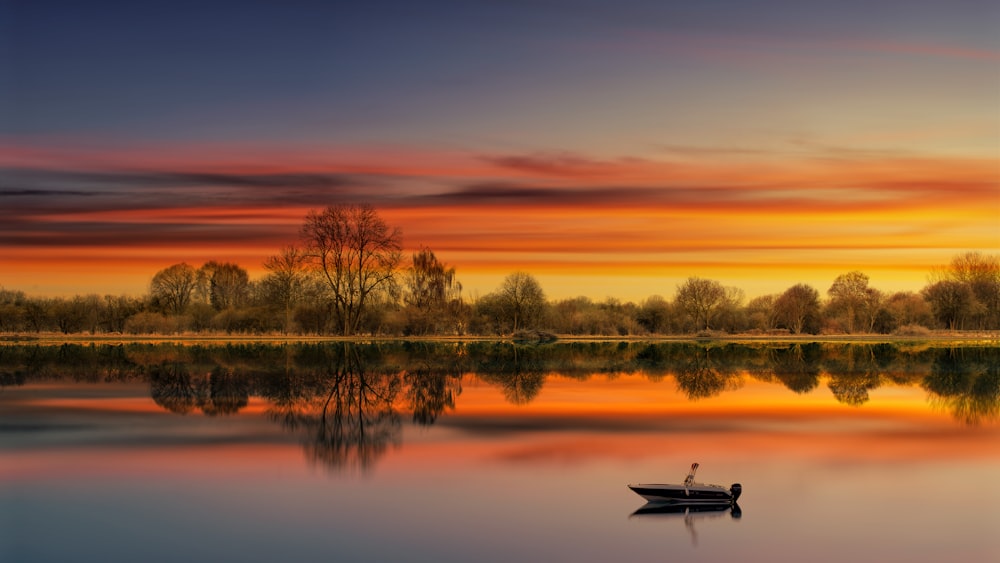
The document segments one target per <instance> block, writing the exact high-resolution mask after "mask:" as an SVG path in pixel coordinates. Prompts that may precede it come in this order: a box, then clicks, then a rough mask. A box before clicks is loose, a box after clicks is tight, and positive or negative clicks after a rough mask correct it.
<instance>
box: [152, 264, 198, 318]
mask: <svg viewBox="0 0 1000 563" xmlns="http://www.w3.org/2000/svg"><path fill="white" fill-rule="evenodd" d="M197 287H198V271H197V270H195V269H194V267H193V266H191V265H189V264H187V263H185V262H181V263H180V264H174V265H173V266H169V267H167V268H164V269H162V270H160V271H159V272H157V273H156V275H155V276H153V281H152V282H151V283H150V286H149V292H150V294H151V295H152V297H153V300H154V301H155V302H157V303H158V304H159V305H160V307H162V308H163V309H164V310H165V311H167V312H169V313H173V314H176V315H179V314H181V313H183V312H184V310H185V309H187V307H188V305H190V304H191V298H192V296H193V295H194V293H195V290H196V289H197Z"/></svg>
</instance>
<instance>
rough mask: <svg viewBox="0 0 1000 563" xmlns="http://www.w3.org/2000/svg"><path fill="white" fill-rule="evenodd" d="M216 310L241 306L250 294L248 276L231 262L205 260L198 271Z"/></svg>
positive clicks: (210, 301) (209, 300)
mask: <svg viewBox="0 0 1000 563" xmlns="http://www.w3.org/2000/svg"><path fill="white" fill-rule="evenodd" d="M198 274H199V276H201V279H202V280H204V281H203V287H205V288H206V289H207V291H208V302H209V303H210V304H211V305H212V307H213V308H214V309H215V310H216V311H222V310H224V309H231V308H237V307H242V306H244V305H245V304H246V302H247V299H248V298H249V296H250V276H249V275H248V274H247V271H246V270H244V269H243V268H241V267H240V266H239V265H237V264H233V263H231V262H222V263H220V262H216V261H214V260H213V261H211V262H206V263H205V265H203V266H202V267H201V269H200V270H199V272H198Z"/></svg>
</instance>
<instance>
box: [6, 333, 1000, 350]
mask: <svg viewBox="0 0 1000 563" xmlns="http://www.w3.org/2000/svg"><path fill="white" fill-rule="evenodd" d="M554 336H555V337H556V339H555V340H551V341H545V342H542V341H536V340H532V339H523V338H516V337H513V336H439V335H435V336H407V337H403V336H332V335H323V336H316V335H312V336H310V335H294V336H286V335H231V334H180V335H122V334H106V335H103V334H102V335H92V334H55V333H42V334H0V345H21V344H48V345H53V344H118V343H121V344H127V343H143V342H152V343H182V344H187V343H190V344H203V343H211V344H226V343H264V344H298V343H324V342H331V343H332V342H348V343H356V344H374V343H380V342H431V343H434V342H438V343H463V342H509V343H517V344H553V343H559V342H637V343H642V342H648V343H658V342H697V343H710V342H719V343H754V344H803V343H820V344H823V343H832V344H837V343H840V344H893V343H906V344H919V343H933V344H954V345H963V344H970V345H988V346H989V345H997V346H1000V332H971V331H970V332H969V333H958V332H939V333H930V334H926V335H919V336H916V335H913V336H909V335H891V334H827V335H762V334H723V335H711V336H698V335H693V334H686V335H683V334H682V335H645V336H599V335H563V334H557V335H554Z"/></svg>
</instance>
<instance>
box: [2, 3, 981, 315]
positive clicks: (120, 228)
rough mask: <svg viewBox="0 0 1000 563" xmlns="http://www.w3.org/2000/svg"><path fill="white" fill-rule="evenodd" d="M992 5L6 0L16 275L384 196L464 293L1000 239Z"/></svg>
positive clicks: (127, 284) (119, 257)
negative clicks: (534, 281) (518, 278)
mask: <svg viewBox="0 0 1000 563" xmlns="http://www.w3.org/2000/svg"><path fill="white" fill-rule="evenodd" d="M997 22H1000V4H998V3H997V2H996V1H995V0H968V1H966V0H947V1H946V0H905V1H904V0H887V1H881V2H871V1H869V0H865V1H860V0H844V1H841V2H809V1H805V2H803V1H796V2H793V1H790V0H779V1H773V0H769V1H760V2H724V1H713V0H703V1H701V2H689V3H680V2H671V1H667V0H618V1H614V2H611V1H598V0H576V1H570V0H540V1H534V2H524V1H516V0H507V1H485V2H474V1H460V0H455V1H441V0H425V1H423V2H403V1H392V2H390V1H377V0H376V1H369V2H318V1H316V2H311V1H290V2H280V3H279V2H257V1H251V0H244V1H241V2H235V1H233V2H228V1H216V2H205V1H200V2H186V1H170V2H166V1H163V2H161V1H148V2H135V3H131V2H68V1H52V2H49V1H46V0H38V1H31V2H28V1H19V0H0V287H3V288H7V289H19V290H23V291H25V292H27V293H29V294H35V295H39V294H41V295H66V294H78V293H91V292H96V293H129V294H133V295H139V294H142V293H144V292H146V291H147V288H148V283H149V280H150V279H151V278H152V276H153V274H155V273H156V271H158V270H160V269H162V268H165V267H167V266H169V265H171V264H174V263H177V262H181V261H185V262H188V263H190V264H193V265H196V266H197V265H200V264H201V263H203V262H205V261H207V260H220V261H233V262H237V263H238V264H240V265H242V266H243V267H245V268H247V269H248V270H249V271H250V273H251V275H252V276H253V277H258V276H260V275H262V270H261V262H262V261H263V260H264V258H265V257H267V256H268V255H271V254H275V253H277V251H278V250H279V249H280V248H281V247H282V246H285V245H288V244H292V243H295V242H296V240H297V233H298V229H299V227H300V225H301V224H302V220H303V218H304V216H305V215H306V213H307V212H308V211H309V210H310V209H320V208H322V207H325V206H327V205H331V204H336V203H359V202H367V203H371V204H373V205H375V206H376V208H377V209H378V211H379V213H380V214H381V215H382V216H383V217H384V218H385V219H386V220H387V221H388V222H390V223H391V224H393V225H397V226H399V227H400V228H401V229H402V231H403V236H404V244H405V246H406V249H407V250H408V251H412V250H417V249H419V248H421V247H424V246H425V247H428V248H430V249H432V250H433V251H434V252H435V253H436V254H437V256H438V257H439V258H440V259H442V260H444V261H445V262H447V263H449V264H450V265H452V266H455V267H456V269H457V272H458V277H459V279H460V281H462V283H463V285H464V286H465V289H466V295H467V296H469V297H474V296H476V295H483V294H485V293H488V292H490V291H493V290H494V289H495V288H496V286H497V285H498V284H499V282H500V280H501V279H502V278H503V276H505V275H506V274H508V273H510V272H512V271H515V270H523V271H527V272H529V273H532V274H534V275H535V276H536V277H537V278H538V279H539V281H540V282H541V284H542V286H543V288H544V289H545V290H546V292H547V294H548V295H549V297H551V298H563V297H572V296H576V295H586V296H589V297H592V298H594V299H603V298H605V297H607V296H614V297H618V298H622V299H626V300H636V301H638V300H641V299H644V298H645V297H648V296H650V295H654V294H660V295H663V296H665V297H667V298H672V297H673V295H674V291H675V288H676V286H677V284H678V283H679V282H681V281H683V280H684V279H685V278H687V277H689V276H700V277H707V278H712V279H716V280H719V281H721V282H723V283H724V284H726V285H732V286H736V287H740V288H742V289H744V290H745V291H746V293H747V295H748V296H753V295H758V294H762V293H772V292H780V291H783V290H784V289H786V288H787V287H789V286H791V285H794V284H795V283H799V282H805V283H810V284H812V285H814V286H815V287H816V288H817V289H819V290H820V292H822V293H825V292H826V290H827V289H828V288H829V286H830V284H831V283H832V281H833V279H834V278H835V277H836V276H837V275H839V274H842V273H845V272H847V271H850V270H855V269H860V270H862V271H864V272H865V273H867V274H868V275H869V276H870V277H871V283H872V285H873V286H875V287H878V288H880V289H883V290H887V291H893V290H918V289H920V288H921V287H923V286H924V285H925V284H926V283H927V275H928V273H929V272H930V271H931V269H932V268H934V267H935V266H940V265H944V264H946V263H948V262H949V261H950V259H951V258H952V257H953V256H955V255H957V254H959V253H963V252H965V251H970V250H974V251H982V252H986V253H991V254H995V253H998V252H1000V70H998V69H1000V32H998V28H1000V24H998V23H997Z"/></svg>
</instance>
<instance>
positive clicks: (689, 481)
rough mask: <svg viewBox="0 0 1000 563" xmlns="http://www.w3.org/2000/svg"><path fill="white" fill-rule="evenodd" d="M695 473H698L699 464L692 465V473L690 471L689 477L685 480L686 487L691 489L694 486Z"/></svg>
mask: <svg viewBox="0 0 1000 563" xmlns="http://www.w3.org/2000/svg"><path fill="white" fill-rule="evenodd" d="M695 471H698V464H697V463H692V464H691V471H689V472H688V474H687V477H685V478H684V486H685V487H690V486H691V485H694V473H695Z"/></svg>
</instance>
